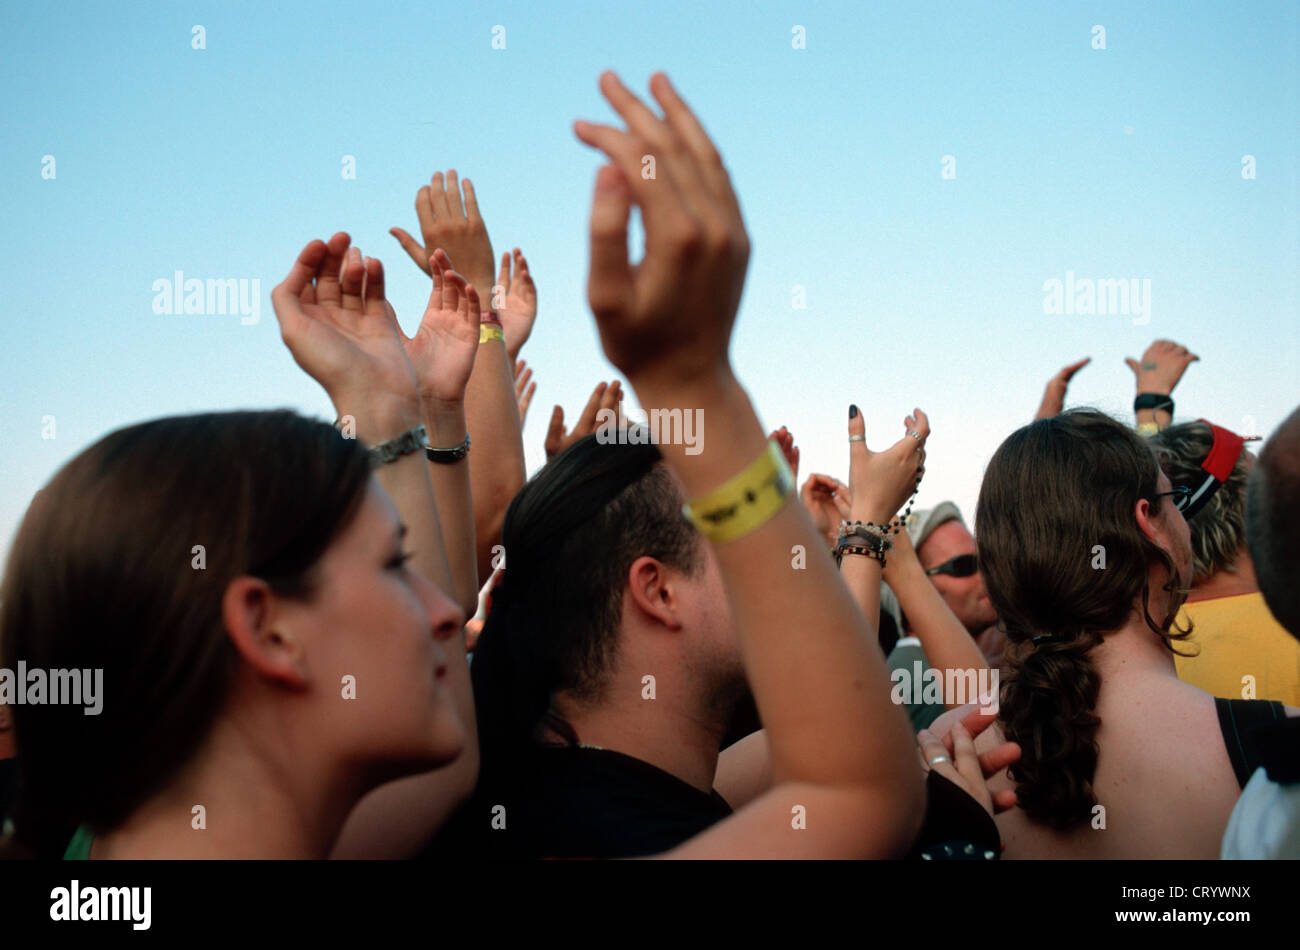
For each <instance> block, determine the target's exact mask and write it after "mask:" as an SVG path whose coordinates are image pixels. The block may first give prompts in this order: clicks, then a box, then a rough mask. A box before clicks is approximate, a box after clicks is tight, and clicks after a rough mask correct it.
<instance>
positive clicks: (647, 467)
mask: <svg viewBox="0 0 1300 950" xmlns="http://www.w3.org/2000/svg"><path fill="white" fill-rule="evenodd" d="M600 85H601V89H602V91H603V93H604V95H605V97H606V98H607V99H608V100H609V102H610V104H611V105H612V106H613V108H614V110H615V111H616V112H617V113H618V115H619V116H620V117H621V119H622V121H623V124H622V125H621V126H614V125H601V124H593V123H589V122H578V123H576V125H575V127H574V130H575V133H576V135H577V137H578V138H579V139H580V140H581V141H582V142H583V143H585V144H587V145H589V146H591V147H593V148H594V149H596V150H598V151H599V152H600V153H602V154H603V155H604V156H605V159H606V163H605V164H604V165H603V166H602V167H601V168H600V170H599V172H598V174H597V177H596V182H595V188H594V194H593V197H592V200H591V208H590V261H589V278H588V285H587V291H588V300H589V303H590V307H591V310H592V313H593V314H594V316H595V320H596V326H597V330H598V332H599V336H600V341H601V344H602V347H603V350H604V353H605V355H606V357H607V358H608V360H609V362H610V363H611V364H612V365H613V366H614V368H615V369H616V370H617V371H618V372H619V373H620V374H621V375H622V377H623V378H624V379H626V381H627V384H628V385H629V386H630V387H631V388H632V390H633V391H634V392H635V394H636V397H637V399H638V401H639V402H640V404H641V406H642V407H644V408H645V409H646V410H647V411H648V412H650V413H652V414H655V418H656V419H659V420H664V419H667V420H673V421H676V423H677V424H676V426H675V427H674V426H673V425H668V426H666V427H665V426H657V427H652V428H653V430H654V434H655V435H656V436H657V437H656V438H650V437H649V433H647V431H646V429H645V427H643V426H642V424H641V423H639V422H636V421H633V420H631V419H629V418H628V417H627V416H626V415H625V414H624V411H623V392H622V389H621V384H620V382H618V381H617V380H615V381H613V382H610V383H608V384H606V383H603V382H602V383H601V384H600V385H599V386H597V387H596V389H595V390H594V391H593V393H592V395H591V399H590V400H589V402H588V404H587V406H586V407H585V408H584V410H583V411H582V413H581V414H580V415H579V416H578V417H576V418H571V419H570V420H569V422H570V425H569V426H566V424H565V417H564V414H563V411H562V409H561V408H560V407H558V406H557V407H556V408H555V410H554V413H553V415H552V418H551V421H550V425H549V427H548V432H547V436H546V443H545V449H546V457H547V462H546V464H545V465H544V466H543V467H542V468H541V469H540V470H539V471H537V472H536V473H535V474H534V475H533V476H532V477H531V478H529V477H527V473H526V469H525V463H524V448H523V440H522V434H521V433H522V428H523V420H524V417H525V416H526V414H527V412H528V409H529V404H530V403H531V401H532V398H533V394H534V392H535V388H536V386H535V383H534V382H533V381H532V379H531V375H532V371H531V368H529V367H528V365H527V364H526V362H525V361H524V360H523V358H522V356H521V352H522V350H523V348H524V346H525V345H526V343H527V342H528V340H529V339H530V337H531V335H532V332H533V329H534V323H535V320H536V316H537V311H538V304H537V288H536V286H535V283H534V279H533V275H532V273H531V271H530V269H529V265H528V262H527V260H526V259H525V257H524V255H523V254H522V253H521V252H520V250H519V249H517V248H516V249H514V250H513V251H511V252H509V253H505V254H503V255H502V256H501V259H500V262H499V264H498V262H497V259H496V257H495V255H494V253H493V249H492V245H491V242H490V240H489V238H488V232H487V228H486V225H485V223H484V221H483V218H482V215H481V214H480V211H479V208H478V204H477V199H476V195H475V191H474V187H473V185H472V183H471V181H470V180H469V179H460V178H458V176H457V174H456V172H455V171H449V172H447V173H446V175H443V174H442V173H438V174H434V175H433V177H432V179H431V181H430V183H429V184H428V185H426V186H424V187H422V188H420V190H419V192H418V194H417V196H416V212H417V216H418V221H419V235H418V236H415V235H412V234H410V233H408V232H407V231H405V230H402V229H400V228H394V229H393V232H392V233H393V235H394V237H396V239H397V240H398V241H399V243H400V245H401V247H402V248H403V249H404V250H405V251H406V253H407V254H408V255H409V256H410V257H411V259H412V260H413V261H414V262H415V264H416V265H418V266H419V267H420V268H421V269H422V270H423V271H425V272H426V273H427V274H428V276H429V278H430V280H431V285H432V286H431V293H430V296H429V300H428V304H427V307H426V309H425V312H424V315H423V318H422V319H421V322H420V324H419V328H418V329H417V330H416V332H415V335H414V336H413V337H409V338H408V337H407V336H405V334H404V333H403V332H402V330H401V328H400V326H399V324H398V321H397V316H396V314H395V312H394V309H393V307H392V305H391V304H390V303H389V301H388V300H387V299H386V297H385V291H384V277H385V271H384V267H383V265H382V264H381V263H380V262H379V260H377V259H375V258H373V257H368V256H364V255H363V254H362V252H361V250H360V249H358V248H357V247H355V246H354V245H353V244H352V243H351V238H350V236H349V235H348V234H346V233H343V232H340V233H337V234H335V235H333V236H332V237H330V238H329V239H328V240H320V239H318V240H312V241H310V242H309V243H307V244H306V246H304V247H303V249H302V251H301V253H300V254H299V255H298V258H297V260H296V261H295V262H294V263H293V265H292V267H291V268H290V270H289V274H288V276H287V277H286V278H285V279H284V281H283V282H282V283H280V284H279V285H278V286H277V287H276V288H275V289H274V290H273V291H272V294H271V300H272V304H273V306H274V309H275V313H276V316H277V319H278V321H279V326H280V329H281V335H282V338H283V341H284V344H285V345H286V346H287V347H288V349H289V351H290V353H291V354H292V356H293V359H294V360H295V361H296V363H297V364H298V366H299V367H301V369H302V370H303V371H304V372H306V373H307V374H308V375H309V376H310V377H312V378H313V379H315V380H316V381H317V382H318V383H319V384H320V385H321V386H322V387H323V388H324V390H325V392H326V393H327V394H328V396H329V398H330V400H331V402H332V404H333V406H334V409H335V411H336V420H335V422H334V424H333V425H331V424H330V423H328V422H323V421H318V420H312V419H308V418H305V417H303V416H301V415H299V414H296V413H294V412H290V411H264V412H251V411H245V412H214V413H207V414H201V415H190V416H173V417H168V418H161V419H156V420H153V421H148V422H143V423H138V424H135V425H130V426H127V427H125V428H122V429H119V430H117V431H114V432H112V433H110V434H108V435H106V436H105V437H103V438H102V439H100V440H99V441H98V442H96V443H95V444H94V445H92V446H91V447H90V448H88V449H86V450H85V451H83V452H82V453H80V454H79V455H78V456H76V457H75V458H74V459H73V460H71V461H70V462H68V463H67V464H66V465H65V466H64V467H63V468H62V469H61V470H59V471H58V473H57V474H55V475H54V477H53V478H52V479H51V480H50V481H49V483H48V484H46V485H45V487H44V488H43V489H42V490H41V491H40V492H38V493H37V495H36V497H35V498H34V499H33V500H32V502H31V505H30V507H29V509H28V511H27V513H26V516H25V518H24V519H23V522H22V524H21V527H20V528H19V530H18V532H17V535H16V537H15V539H14V542H13V546H12V549H11V552H10V555H9V559H8V563H7V565H6V569H5V573H4V580H3V588H2V589H0V668H3V670H4V671H6V672H9V674H10V675H9V679H8V680H7V681H6V680H0V814H2V815H3V816H4V817H5V834H4V840H3V845H2V846H3V849H4V851H5V853H6V854H8V855H10V856H38V857H51V858H58V857H66V858H70V859H71V858H80V859H85V858H94V859H100V858H172V857H195V858H200V857H210V858H216V857H253V858H258V857H264V858H284V857H300V858H326V857H338V858H415V857H420V858H425V859H430V860H440V859H444V858H451V857H456V858H465V857H470V858H474V857H483V858H619V857H648V856H663V857H674V858H912V859H918V860H949V859H951V860H992V859H997V858H1003V857H1005V858H1035V857H1080V858H1150V857H1167V858H1217V857H1220V856H1223V857H1300V718H1297V717H1300V708H1297V707H1300V409H1298V410H1297V411H1296V412H1293V413H1292V414H1291V415H1290V416H1289V417H1288V418H1287V419H1286V420H1285V421H1284V422H1283V423H1282V425H1281V426H1280V427H1279V428H1278V429H1277V431H1276V432H1275V433H1274V434H1273V436H1272V437H1271V438H1270V439H1269V441H1268V442H1267V443H1266V444H1265V445H1264V446H1263V447H1262V449H1261V450H1260V451H1259V453H1258V454H1257V455H1256V454H1255V453H1254V452H1252V451H1251V450H1250V449H1249V448H1247V446H1248V444H1249V440H1248V439H1246V438H1243V436H1241V435H1237V434H1235V433H1233V432H1231V431H1229V430H1227V429H1225V428H1222V427H1220V426H1218V425H1214V424H1211V423H1209V422H1206V421H1205V420H1201V421H1197V422H1190V423H1184V424H1179V425H1174V424H1173V420H1174V416H1173V413H1174V403H1173V398H1172V397H1173V393H1174V390H1175V387H1176V386H1177V384H1178V382H1179V380H1180V379H1181V377H1182V376H1183V374H1184V372H1185V371H1186V370H1187V368H1188V367H1189V365H1190V364H1191V363H1192V362H1194V361H1195V360H1197V359H1198V357H1197V356H1195V355H1194V354H1192V353H1190V352H1189V351H1188V350H1187V349H1186V348H1184V347H1182V346H1180V345H1178V344H1176V343H1173V342H1171V341H1167V340H1158V341H1156V342H1155V343H1153V344H1152V346H1151V347H1150V348H1149V349H1148V350H1147V351H1146V352H1145V353H1144V354H1143V355H1142V357H1141V359H1140V360H1137V359H1132V360H1129V361H1128V363H1129V366H1130V368H1132V370H1133V372H1134V377H1135V390H1136V398H1135V401H1134V413H1135V416H1134V419H1132V420H1117V419H1115V418H1112V417H1111V416H1108V415H1106V414H1103V413H1101V412H1098V411H1094V410H1091V409H1072V410H1068V411H1067V410H1066V409H1065V399H1066V395H1067V388H1068V385H1069V383H1070V380H1071V377H1072V376H1073V375H1074V374H1075V373H1076V372H1078V371H1079V370H1080V369H1081V368H1082V367H1083V365H1085V364H1086V363H1087V360H1083V361H1081V362H1079V363H1075V364H1072V365H1071V366H1067V367H1065V368H1064V369H1062V370H1061V371H1060V372H1059V373H1058V374H1056V375H1055V376H1054V377H1053V378H1052V379H1051V380H1050V382H1049V383H1048V384H1047V387H1046V391H1045V393H1044V397H1043V402H1042V405H1041V406H1040V407H1039V410H1038V413H1037V417H1036V418H1035V419H1034V420H1033V421H1031V422H1029V423H1028V424H1026V425H1024V426H1022V427H1021V428H1018V429H1016V430H1015V431H1014V432H1012V433H1011V434H1009V435H1008V436H1007V438H1006V439H1005V441H1003V442H1002V444H1001V445H1000V446H999V447H998V449H997V451H996V452H995V453H994V455H993V457H992V459H991V461H990V462H989V465H988V467H987V470H986V472H985V474H984V477H983V481H982V483H981V485H980V492H979V500H978V504H977V507H976V511H975V512H974V517H973V527H974V532H973V533H972V531H971V527H970V523H968V522H967V520H966V519H965V518H964V517H963V515H962V513H961V511H960V510H959V509H958V507H957V506H956V505H955V504H953V503H952V502H950V501H944V502H941V503H938V504H936V505H934V506H933V507H931V508H928V509H924V510H914V502H915V499H916V497H917V492H918V489H919V487H920V485H921V483H922V480H923V478H924V474H925V470H926V442H927V439H928V437H929V435H930V421H929V418H928V416H927V415H926V413H925V412H924V411H922V410H921V409H920V408H913V409H912V410H911V411H910V412H908V413H907V414H906V415H905V417H904V418H903V422H902V432H901V434H900V435H899V436H898V438H897V439H896V441H894V442H893V443H892V444H888V445H885V444H877V445H876V446H875V448H874V449H873V448H869V447H868V442H867V433H866V432H865V426H864V421H863V416H862V413H861V412H859V410H858V408H857V406H849V407H848V412H847V419H846V420H845V437H846V441H847V447H848V452H847V456H848V457H847V470H846V472H845V473H844V474H845V475H846V478H847V480H846V481H841V480H840V479H839V478H838V477H835V476H834V475H829V474H821V473H815V474H810V475H808V476H807V477H806V479H805V480H804V481H803V483H802V485H800V484H799V482H798V469H799V450H798V448H797V447H796V445H795V441H794V437H793V435H792V434H791V433H790V432H789V431H788V430H787V429H785V428H781V429H778V430H776V431H775V432H771V433H768V432H767V431H766V430H765V428H764V427H763V426H762V425H761V423H760V421H759V417H758V414H757V413H756V411H755V409H754V406H753V404H752V403H751V401H750V397H749V395H748V394H747V392H746V390H745V388H744V386H743V385H742V382H741V380H740V379H739V378H738V377H737V375H736V372H735V370H734V368H733V366H732V365H731V362H730V358H729V351H730V344H731V340H732V336H733V331H734V324H735V318H736V312H737V308H738V305H739V301H740V297H741V291H742V287H743V284H744V280H745V275H746V269H747V264H748V258H749V239H748V236H747V232H746V228H745V223H744V220H743V218H742V215H741V210H740V203H739V200H738V197H737V194H736V192H735V191H734V190H733V187H732V184H731V181H730V179H729V177H728V174H727V171H726V169H725V167H724V165H723V162H722V159H721V157H720V155H719V152H718V150H717V148H716V147H715V146H714V144H713V142H712V141H711V140H710V138H709V136H708V135H707V134H706V132H705V131H704V128H703V127H702V125H701V123H700V122H699V120H698V119H697V118H696V116H695V115H694V114H693V113H692V112H691V110H690V109H689V108H688V107H687V105H686V104H685V102H684V101H683V100H682V98H681V97H680V96H679V94H678V92H677V91H676V90H675V89H674V87H673V86H672V85H671V83H670V82H669V81H668V79H667V78H666V77H665V76H663V75H662V74H657V75H655V76H654V77H652V78H651V81H650V90H651V93H652V94H653V97H654V100H655V102H656V103H657V105H658V109H654V108H652V107H651V106H649V105H647V104H646V103H645V102H643V101H642V100H641V99H640V98H638V97H637V96H636V95H635V94H633V93H632V92H631V91H629V90H628V89H627V88H626V87H625V86H624V85H623V84H622V83H621V82H620V80H619V79H618V78H617V77H616V76H614V75H613V74H612V73H607V74H605V75H604V76H602V77H601V80H600ZM647 154H653V155H654V156H656V161H657V168H658V174H657V176H656V178H654V179H646V178H644V177H643V176H642V175H641V167H642V156H644V155H647ZM634 207H635V208H636V209H637V210H638V212H639V215H640V220H641V222H642V224H643V226H644V229H645V242H644V246H645V252H644V257H643V259H642V260H641V261H639V262H638V263H635V264H634V263H632V262H631V261H629V256H628V226H629V219H630V215H631V211H632V209H633V208H634ZM898 408H899V409H900V411H902V410H904V409H905V407H903V406H900V407H898ZM697 412H699V413H700V415H699V418H700V419H701V420H702V425H703V426H704V427H705V430H706V431H707V440H706V441H704V442H703V443H702V444H703V445H705V446H707V448H705V449H703V450H700V449H699V448H698V446H694V445H691V444H688V443H689V441H690V440H687V439H682V438H673V437H667V438H665V437H664V433H665V432H667V433H669V435H670V436H671V435H672V434H674V433H675V434H677V435H681V433H682V432H683V431H684V429H683V427H682V424H681V422H680V421H679V420H687V419H693V418H696V415H695V414H696V413H697ZM611 425H612V427H613V428H614V429H615V430H616V431H617V433H618V437H617V438H611V437H610V436H609V431H610V426H611ZM877 441H878V440H877V438H876V436H875V435H874V434H873V435H872V442H877ZM19 669H23V670H27V671H45V675H46V676H48V677H51V678H54V677H56V676H57V675H58V672H57V671H81V670H94V671H102V677H103V683H104V690H103V691H104V696H103V698H102V708H101V709H100V710H99V711H98V712H97V713H96V714H94V715H87V712H88V710H87V709H85V708H84V707H83V706H81V705H77V704H75V703H67V702H46V701H42V700H40V699H38V698H36V697H35V696H34V695H32V694H31V693H27V694H25V695H22V694H20V692H15V686H16V685H18V686H21V687H22V688H23V689H25V688H26V684H16V682H15V680H14V673H13V671H17V670H19ZM29 675H30V674H29ZM6 682H8V684H9V687H10V688H9V691H8V692H6V691H5V689H4V685H5V683H6ZM922 687H923V688H922ZM931 687H933V688H931ZM91 778H93V780H90V779H91Z"/></svg>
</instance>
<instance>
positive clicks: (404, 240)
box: [388, 228, 429, 274]
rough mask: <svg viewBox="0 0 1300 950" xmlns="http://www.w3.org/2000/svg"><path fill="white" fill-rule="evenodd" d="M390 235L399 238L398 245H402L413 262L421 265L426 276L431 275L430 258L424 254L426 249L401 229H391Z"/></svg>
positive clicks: (389, 230)
mask: <svg viewBox="0 0 1300 950" xmlns="http://www.w3.org/2000/svg"><path fill="white" fill-rule="evenodd" d="M388 233H389V234H391V235H392V236H393V237H395V238H397V243H398V244H400V245H402V250H404V251H406V253H407V254H409V255H410V256H411V260H413V261H415V263H416V264H418V265H419V267H420V270H422V271H424V272H425V273H426V274H427V273H429V258H428V257H427V256H426V255H425V253H424V248H423V247H421V246H420V243H419V242H418V241H416V240H415V238H413V237H411V235H409V234H407V233H406V232H405V231H403V230H402V229H401V228H389V229H388Z"/></svg>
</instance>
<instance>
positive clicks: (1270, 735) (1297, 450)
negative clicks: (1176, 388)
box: [1222, 409, 1300, 858]
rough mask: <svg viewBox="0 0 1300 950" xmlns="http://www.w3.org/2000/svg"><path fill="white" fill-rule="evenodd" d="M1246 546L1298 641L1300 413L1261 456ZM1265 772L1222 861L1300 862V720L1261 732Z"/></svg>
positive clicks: (1248, 796) (1253, 786) (1235, 823)
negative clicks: (1239, 859) (1264, 859)
mask: <svg viewBox="0 0 1300 950" xmlns="http://www.w3.org/2000/svg"><path fill="white" fill-rule="evenodd" d="M1246 543H1247V544H1248V546H1249V548H1250V555H1251V557H1252V559H1253V561H1254V564H1255V574H1256V576H1257V577H1258V578H1259V589H1260V592H1261V593H1262V594H1263V597H1264V601H1265V602H1266V603H1267V604H1268V607H1269V609H1270V610H1271V611H1272V612H1273V616H1275V617H1276V618H1277V619H1278V621H1280V622H1281V624H1282V626H1283V627H1285V628H1286V629H1287V631H1288V632H1290V634H1291V636H1293V637H1295V638H1296V639H1298V640H1300V409H1297V410H1296V411H1295V412H1293V413H1291V415H1290V416H1288V417H1287V419H1286V420H1285V421H1284V422H1283V423H1282V425H1281V426H1280V427H1279V428H1278V430H1277V432H1275V433H1274V434H1273V437H1272V438H1271V439H1269V441H1268V442H1267V444H1265V446H1264V448H1263V451H1261V452H1260V453H1259V459H1258V461H1257V462H1256V463H1255V467H1254V471H1253V472H1251V475H1250V481H1249V485H1248V489H1247V497H1246ZM1248 741H1250V742H1251V743H1252V745H1253V746H1254V747H1255V749H1256V750H1257V754H1258V756H1259V759H1260V762H1261V764H1262V767H1261V768H1259V769H1257V770H1256V771H1255V774H1254V775H1253V776H1252V777H1251V779H1250V781H1249V782H1248V783H1247V785H1246V788H1245V790H1244V791H1243V792H1242V793H1241V799H1240V800H1239V801H1238V802H1237V807H1236V808H1234V809H1233V811H1232V818H1231V820H1229V822H1228V828H1227V831H1226V832H1225V833H1224V836H1223V850H1222V857H1224V858H1300V719H1297V718H1290V719H1286V720H1284V721H1282V722H1279V723H1275V724H1273V725H1270V726H1267V727H1261V728H1259V729H1256V730H1255V731H1254V732H1253V733H1251V735H1250V736H1249V738H1248Z"/></svg>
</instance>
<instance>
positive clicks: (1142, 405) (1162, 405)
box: [1133, 393, 1174, 416]
mask: <svg viewBox="0 0 1300 950" xmlns="http://www.w3.org/2000/svg"><path fill="white" fill-rule="evenodd" d="M1143 409H1154V410H1155V411H1156V412H1159V411H1160V410H1162V409H1163V410H1164V411H1165V412H1167V413H1169V414H1170V415H1171V416H1172V415H1173V414H1174V400H1173V397H1172V396H1167V395H1165V394H1164V393H1140V394H1138V397H1137V398H1136V399H1134V400H1133V411H1134V412H1141V411H1142V410H1143Z"/></svg>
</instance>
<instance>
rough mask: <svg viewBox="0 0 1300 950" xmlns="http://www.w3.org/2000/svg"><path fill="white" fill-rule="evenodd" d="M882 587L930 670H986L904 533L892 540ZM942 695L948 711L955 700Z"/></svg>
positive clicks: (970, 639)
mask: <svg viewBox="0 0 1300 950" xmlns="http://www.w3.org/2000/svg"><path fill="white" fill-rule="evenodd" d="M885 583H887V584H888V585H889V586H890V588H891V589H892V590H893V591H894V593H895V595H897V597H898V603H899V606H901V607H902V608H903V612H904V613H906V614H907V619H908V622H909V623H910V624H911V627H912V632H913V633H914V634H916V637H917V639H918V640H920V641H921V648H922V649H923V650H925V656H926V659H927V660H928V661H929V663H930V666H932V667H933V668H934V669H936V670H940V671H942V670H982V669H987V668H988V661H987V660H985V658H984V654H983V653H981V652H980V648H979V646H978V644H976V643H975V640H974V639H973V638H972V637H971V635H970V634H969V633H968V632H967V630H966V628H965V627H964V626H962V623H961V621H960V620H958V619H957V618H956V616H954V615H953V612H952V610H951V609H949V607H948V605H947V604H946V603H945V602H944V599H943V595H942V594H940V593H939V591H938V590H937V589H936V588H935V586H934V585H933V584H931V583H930V579H929V578H928V577H926V576H925V569H924V568H923V567H922V566H921V562H920V560H919V559H918V558H917V556H916V549H915V548H913V547H912V542H911V540H910V539H909V538H908V536H907V532H905V531H902V532H899V534H898V537H896V538H895V539H894V550H893V551H892V552H890V556H889V560H888V563H887V564H886V566H885ZM946 693H947V691H946V690H945V696H944V704H945V705H946V706H948V708H949V709H951V708H952V707H953V706H954V705H956V698H957V697H955V696H949V695H946Z"/></svg>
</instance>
